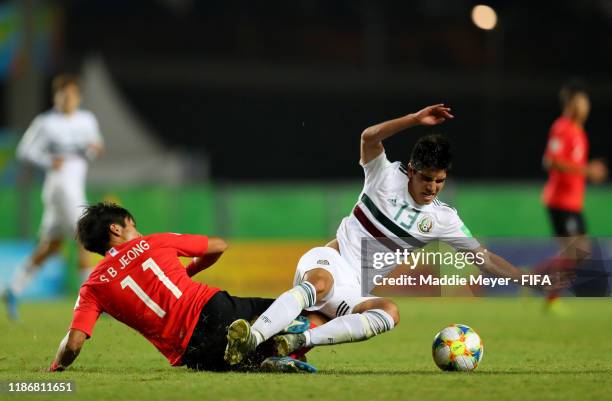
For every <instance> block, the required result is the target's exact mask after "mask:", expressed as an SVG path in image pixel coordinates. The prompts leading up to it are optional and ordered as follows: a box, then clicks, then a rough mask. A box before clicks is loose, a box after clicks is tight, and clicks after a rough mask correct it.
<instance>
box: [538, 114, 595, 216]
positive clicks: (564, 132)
mask: <svg viewBox="0 0 612 401" xmlns="http://www.w3.org/2000/svg"><path fill="white" fill-rule="evenodd" d="M588 153H589V142H588V139H587V136H586V133H585V132H584V130H583V129H582V128H580V127H579V126H578V125H577V124H576V123H575V122H573V121H572V120H570V119H569V118H566V117H559V118H558V119H557V120H556V121H555V122H554V123H553V125H552V127H551V128H550V134H549V136H548V144H547V145H546V152H545V153H544V157H547V158H549V159H550V160H552V161H561V162H565V163H567V164H571V165H574V166H576V167H581V168H582V167H585V166H586V164H587V160H588ZM584 189H585V176H584V174H580V173H568V172H563V171H559V170H557V169H551V170H550V171H549V176H548V182H546V186H545V187H544V193H543V200H544V204H545V205H546V206H548V207H552V208H555V209H561V210H567V211H570V212H580V211H581V210H582V207H583V204H584Z"/></svg>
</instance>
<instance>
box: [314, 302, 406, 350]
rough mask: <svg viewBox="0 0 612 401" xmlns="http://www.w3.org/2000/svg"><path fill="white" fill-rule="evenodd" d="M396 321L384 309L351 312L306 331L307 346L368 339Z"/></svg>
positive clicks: (388, 328) (389, 327) (392, 325)
mask: <svg viewBox="0 0 612 401" xmlns="http://www.w3.org/2000/svg"><path fill="white" fill-rule="evenodd" d="M394 326H395V322H394V321H393V318H392V317H391V315H389V314H388V313H387V312H385V311H384V310H382V309H372V310H368V311H365V312H364V313H351V314H350V315H344V316H340V317H337V318H335V319H332V320H330V321H329V322H327V323H325V324H323V325H321V326H319V327H315V328H314V329H310V330H308V331H306V332H305V333H304V335H305V336H306V346H307V347H311V346H314V345H332V344H342V343H350V342H356V341H363V340H367V339H368V338H370V337H374V336H375V335H378V334H381V333H384V332H385V331H389V330H391V329H393V327H394Z"/></svg>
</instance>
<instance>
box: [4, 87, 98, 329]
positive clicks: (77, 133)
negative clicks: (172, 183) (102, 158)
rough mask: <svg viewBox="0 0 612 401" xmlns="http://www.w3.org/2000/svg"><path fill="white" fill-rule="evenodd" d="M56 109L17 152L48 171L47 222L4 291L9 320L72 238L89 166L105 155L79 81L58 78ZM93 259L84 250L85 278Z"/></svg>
mask: <svg viewBox="0 0 612 401" xmlns="http://www.w3.org/2000/svg"><path fill="white" fill-rule="evenodd" d="M52 91H53V104H54V107H53V109H51V110H49V111H47V112H45V113H43V114H40V115H38V116H37V117H36V118H35V119H34V121H33V122H32V124H31V125H30V127H29V128H28V130H27V131H26V133H25V134H24V135H23V138H22V139H21V142H20V143H19V145H18V147H17V156H18V158H19V159H21V160H23V161H25V162H28V163H31V164H34V165H35V166H37V167H39V168H41V169H43V170H45V182H44V185H43V191H42V200H43V206H44V211H43V217H42V224H41V227H40V232H39V242H38V245H37V246H36V248H35V250H34V252H33V254H32V255H31V256H30V257H28V259H27V260H26V262H25V263H24V264H23V265H21V266H20V267H19V268H18V269H17V271H16V273H15V276H14V277H13V280H12V282H11V283H10V285H9V286H8V288H6V289H5V290H4V299H5V301H6V303H7V306H8V311H9V317H11V318H13V319H17V317H18V315H17V300H18V298H19V296H20V295H21V293H22V292H23V290H24V289H25V288H26V286H27V285H28V284H29V283H30V281H31V280H32V278H33V277H34V276H35V274H36V272H37V271H38V270H39V269H40V267H41V266H42V265H43V264H44V262H45V261H46V260H47V259H48V258H49V257H50V256H52V255H53V254H55V253H56V252H58V251H59V250H60V248H61V246H62V242H63V240H64V238H66V237H68V238H73V237H74V235H75V228H76V222H77V220H78V218H79V216H80V215H81V212H82V210H83V207H84V206H86V204H87V201H86V197H85V180H86V174H87V164H88V163H89V162H90V161H92V160H93V159H94V158H95V157H96V156H98V154H99V153H100V152H101V151H102V149H103V140H102V136H101V135H100V131H99V128H98V122H97V121H96V118H95V117H94V115H93V114H92V113H91V112H89V111H86V110H81V109H79V105H80V104H81V94H80V89H79V84H78V81H77V77H76V76H73V75H59V76H57V77H56V78H55V79H54V80H53V83H52ZM88 264H89V257H88V254H87V253H86V252H85V251H84V250H83V249H82V248H80V247H79V265H80V268H81V272H82V273H81V274H82V275H83V278H84V277H86V274H88V273H89V270H88V268H89V267H90V266H88Z"/></svg>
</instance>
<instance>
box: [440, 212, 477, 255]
mask: <svg viewBox="0 0 612 401" xmlns="http://www.w3.org/2000/svg"><path fill="white" fill-rule="evenodd" d="M445 209H448V212H447V216H446V218H445V219H444V220H445V221H446V224H445V225H444V226H443V228H442V232H441V234H440V240H442V241H444V242H446V243H448V244H449V245H451V246H452V247H453V248H455V249H456V250H458V251H466V250H470V251H471V250H474V249H476V248H478V247H479V246H480V243H479V242H478V241H477V240H476V239H475V238H474V237H472V233H471V232H470V230H469V229H468V228H467V226H466V225H465V224H464V223H463V221H462V220H461V218H460V217H459V214H457V211H456V210H455V209H452V208H450V207H445Z"/></svg>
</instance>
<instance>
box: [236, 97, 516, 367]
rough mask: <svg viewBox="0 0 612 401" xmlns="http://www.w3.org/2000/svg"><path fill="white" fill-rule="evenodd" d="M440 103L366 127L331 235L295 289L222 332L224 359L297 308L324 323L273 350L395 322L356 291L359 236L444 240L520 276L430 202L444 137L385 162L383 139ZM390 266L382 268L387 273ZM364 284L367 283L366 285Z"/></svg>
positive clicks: (387, 240) (440, 109)
mask: <svg viewBox="0 0 612 401" xmlns="http://www.w3.org/2000/svg"><path fill="white" fill-rule="evenodd" d="M450 112H451V110H450V108H448V107H445V106H444V105H442V104H438V105H434V106H429V107H426V108H424V109H422V110H420V111H418V112H417V113H413V114H408V115H406V116H404V117H400V118H398V119H395V120H390V121H386V122H383V123H381V124H377V125H374V126H372V127H369V128H367V129H366V130H365V131H364V132H363V133H362V135H361V159H360V164H361V166H362V167H363V169H364V173H365V183H364V187H363V191H362V192H361V194H360V196H359V199H358V202H357V204H356V205H355V207H354V209H353V211H352V213H351V214H350V215H349V216H348V217H345V218H344V219H343V220H342V223H341V224H340V227H339V228H338V231H337V234H336V239H335V240H333V241H331V242H330V243H328V244H327V245H326V246H324V247H318V248H314V249H311V250H310V251H308V252H306V254H304V255H303V256H302V258H301V259H300V261H299V262H298V266H297V270H296V274H295V277H294V285H295V287H294V288H292V289H290V290H289V291H287V292H285V293H283V294H282V295H281V296H279V297H278V298H277V299H276V301H274V303H273V304H272V305H271V306H270V307H269V308H268V309H267V310H266V311H265V312H263V313H262V315H261V316H260V317H259V319H258V320H257V321H256V322H255V323H254V324H253V326H252V327H251V326H250V325H249V323H248V322H246V321H244V320H237V321H236V322H234V323H232V325H231V326H230V327H229V329H228V346H227V349H226V354H225V357H226V361H227V362H228V363H230V364H235V363H239V362H240V361H241V360H242V359H243V358H244V356H245V355H246V354H247V353H249V352H252V350H254V349H255V348H256V347H257V346H258V345H259V344H261V343H262V342H264V341H265V340H267V339H268V338H271V337H272V336H274V335H275V334H277V333H278V332H280V331H281V330H282V329H283V328H284V327H286V326H287V325H288V324H289V323H290V322H291V321H292V320H293V319H294V318H295V317H296V316H297V315H299V314H300V312H301V311H302V310H303V309H305V310H307V311H318V312H320V313H322V314H323V315H325V316H326V317H328V318H329V319H330V321H328V322H327V323H325V324H323V325H321V326H319V327H315V328H313V329H310V330H308V331H306V332H305V333H303V334H284V335H277V336H275V337H274V342H275V346H276V349H277V352H278V353H279V354H281V355H286V354H289V353H292V352H294V351H296V350H298V349H300V348H303V347H312V346H318V345H329V344H339V343H344V342H354V341H362V340H366V339H368V338H370V337H373V336H375V335H377V334H381V333H383V332H386V331H389V330H391V329H393V327H394V326H396V325H397V324H398V323H399V311H398V308H397V306H396V304H395V303H394V302H393V301H391V300H389V299H385V298H379V297H372V296H365V297H364V296H362V280H361V275H362V268H363V267H365V268H370V266H363V267H362V240H363V239H366V240H367V239H371V241H370V242H371V243H374V244H377V245H376V246H378V247H381V248H382V249H386V250H387V251H388V250H389V249H400V248H402V249H408V250H410V249H418V248H421V247H423V246H424V245H425V244H426V243H428V242H430V241H433V240H443V241H445V242H447V243H449V244H450V245H452V246H453V247H454V248H455V249H457V250H458V251H461V252H466V253H473V254H476V253H480V254H481V255H485V256H484V257H483V263H480V264H479V268H480V269H481V270H483V271H484V272H486V273H489V274H493V275H496V276H502V277H508V278H511V279H520V277H521V275H522V274H523V273H522V272H521V271H520V270H518V269H517V268H516V267H514V266H513V265H511V264H510V263H508V262H507V261H506V260H504V259H503V258H501V257H499V256H497V255H495V254H493V253H492V252H487V251H486V250H485V249H484V248H482V247H481V246H480V244H479V243H478V241H476V240H475V239H474V238H472V237H471V234H470V232H469V230H468V229H467V228H466V227H465V225H464V224H463V222H462V221H461V219H460V218H459V216H458V214H457V212H456V211H455V209H453V208H451V207H449V206H447V205H445V204H443V203H441V202H440V201H438V200H437V199H436V197H437V196H438V194H439V192H440V191H441V190H442V188H443V187H444V184H445V182H446V174H447V171H448V169H449V168H450V164H451V154H450V149H449V145H448V142H447V141H446V140H445V139H444V138H443V137H441V136H437V135H430V136H426V137H423V138H421V139H420V140H419V141H418V142H417V144H416V145H415V147H414V149H413V152H412V155H411V158H410V162H409V163H408V166H407V167H403V165H402V164H401V163H399V162H395V163H391V162H389V161H388V160H387V157H386V155H385V150H384V148H383V145H382V141H383V140H385V139H387V138H389V137H390V136H392V135H395V134H396V133H398V132H400V131H403V130H405V129H407V128H410V127H414V126H417V125H426V126H433V125H438V124H440V123H442V122H444V121H445V120H447V119H452V118H453V116H452V115H451V114H450ZM394 267H395V265H393V266H389V267H388V268H387V269H386V271H385V273H389V272H390V270H392V268H394ZM368 289H369V287H368Z"/></svg>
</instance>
